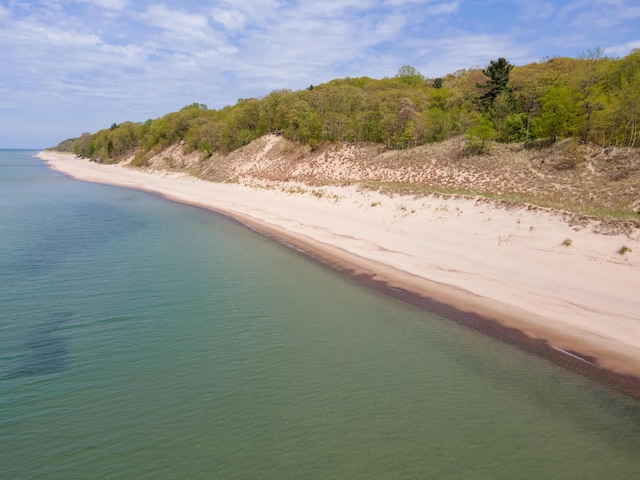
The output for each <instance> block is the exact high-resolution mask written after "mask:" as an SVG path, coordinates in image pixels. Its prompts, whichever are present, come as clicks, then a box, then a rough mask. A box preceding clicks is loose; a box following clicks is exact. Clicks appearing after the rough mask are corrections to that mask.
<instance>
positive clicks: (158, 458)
mask: <svg viewBox="0 0 640 480" xmlns="http://www.w3.org/2000/svg"><path fill="white" fill-rule="evenodd" d="M34 153H35V152H30V151H8V150H4V151H0V478H2V479H31V478H33V479H36V478H37V479H43V478H46V479H75V478H77V479H86V478H113V479H120V478H122V479H134V478H135V479H164V478H166V479H174V478H192V479H196V478H203V479H204V478H220V479H280V480H282V479H302V478H304V479H329V478H335V479H359V478H362V479H365V478H366V479H370V478H380V479H408V478H432V479H439V480H444V479H492V480H498V479H509V480H512V479H543V478H545V479H547V478H548V479H577V478H579V479H582V480H584V479H604V478H607V479H632V478H640V405H639V404H638V403H637V402H636V401H633V400H631V399H629V398H627V397H624V396H622V395H619V394H617V393H615V392H612V391H608V390H606V389H605V388H603V387H601V386H599V385H597V384H594V383H592V382H590V381H588V380H586V379H584V378H582V377H580V376H577V375H575V374H572V373H570V372H567V371H564V370H562V369H560V368H559V367H557V366H554V365H552V364H550V363H547V362H545V361H544V360H542V359H539V358H536V357H533V356H531V355H528V354H526V353H524V352H522V351H520V350H518V349H517V348H514V347H511V346H508V345H504V344H501V343H498V342H496V341H495V340H493V339H490V338H487V337H485V336H483V335H481V334H479V333H477V332H475V331H472V330H469V329H467V328H465V327H463V326H460V325H458V324H456V323H454V322H451V321H449V320H446V319H443V318H441V317H439V316H437V315H435V314H431V313H429V312H425V311H422V310H420V309H418V308H415V307H412V306H409V305H406V304H403V303H401V302H399V301H397V300H394V299H391V298H388V297H385V296H384V295H382V294H380V293H377V292H373V291H370V290H367V289H366V288H364V287H362V286H360V285H358V284H357V283H355V282H354V281H353V280H351V279H349V278H345V277H344V276H341V275H339V274H337V273H335V272H333V271H330V270H328V269H327V268H325V267H323V266H322V265H319V264H317V263H315V262H312V261H310V260H309V259H308V258H306V257H304V256H302V255H300V254H298V253H296V252H294V251H292V250H291V249H288V248H286V247H284V246H281V245H277V244H275V243H273V242H271V241H269V240H267V239H265V238H263V237H261V236H259V235H257V234H255V233H253V232H251V231H248V230H247V229H244V228H242V227H241V226H238V225H237V224H235V223H233V222H230V221H228V220H226V219H224V218H222V217H220V216H218V215H215V214H212V213H210V212H208V211H205V210H202V209H198V208H195V207H190V206H186V205H181V204H177V203H173V202H170V201H168V200H165V199H163V198H161V197H159V196H155V195H151V194H148V193H144V192H139V191H135V190H127V189H122V188H117V187H111V186H104V185H97V184H90V183H85V182H79V181H74V180H71V179H68V178H67V177H65V176H64V175H62V174H60V173H56V172H53V171H51V170H49V169H48V168H47V167H46V166H45V165H44V164H43V163H42V162H41V161H40V160H38V159H36V158H33V154H34Z"/></svg>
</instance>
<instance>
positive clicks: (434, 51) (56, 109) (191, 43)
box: [0, 0, 640, 148]
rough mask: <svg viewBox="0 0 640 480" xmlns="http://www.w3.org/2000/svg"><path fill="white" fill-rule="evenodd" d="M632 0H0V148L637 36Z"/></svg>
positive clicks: (626, 42)
mask: <svg viewBox="0 0 640 480" xmlns="http://www.w3.org/2000/svg"><path fill="white" fill-rule="evenodd" d="M638 25H640V2H638V1H637V0H600V1H594V0H567V1H534V0H511V1H500V0H489V1H476V0H457V1H448V0H341V1H338V0H336V1H333V0H329V1H323V0H199V1H195V0H164V1H161V2H160V1H151V0H0V148H11V147H20V148H42V147H47V146H52V145H55V144H57V143H58V142H59V141H61V140H64V139H66V138H69V137H75V136H78V135H80V134H81V133H82V132H85V131H88V132H95V131H96V130H99V129H101V128H106V127H108V126H109V125H111V124H112V123H114V122H116V123H119V122H122V121H125V120H132V121H144V120H146V119H148V118H156V117H159V116H162V115H164V114H166V113H169V112H171V111H175V110H178V109H180V108H181V107H183V106H185V105H187V104H190V103H193V102H198V103H204V104H207V105H208V106H209V108H221V107H223V106H225V105H232V104H234V103H235V102H236V101H237V100H238V99H239V98H246V97H261V96H264V95H266V94H268V93H269V92H270V91H272V90H276V89H281V88H287V89H293V90H297V89H301V88H305V87H307V86H308V85H310V84H314V85H315V84H319V83H323V82H326V81H329V80H331V79H334V78H342V77H360V76H369V77H372V78H382V77H389V76H393V75H395V74H396V72H397V70H398V68H400V67H401V66H403V65H412V66H414V67H416V68H417V69H418V70H420V72H422V73H423V74H424V75H425V76H426V77H430V78H431V77H437V76H441V75H445V74H447V73H452V72H455V71H456V70H459V69H462V68H470V67H477V66H485V65H487V64H488V62H489V61H490V60H492V59H496V58H498V57H506V58H507V59H508V60H509V61H510V62H511V63H514V64H516V65H522V64H525V63H528V62H532V61H537V60H539V59H541V58H543V57H547V56H557V55H561V56H572V57H575V56H578V55H579V54H580V53H582V52H585V51H586V50H594V49H596V48H602V49H604V51H605V53H607V54H608V55H611V56H624V55H626V54H627V53H629V52H630V51H631V50H632V49H633V48H640V29H639V28H638Z"/></svg>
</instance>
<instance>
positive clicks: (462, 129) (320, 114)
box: [57, 49, 640, 162]
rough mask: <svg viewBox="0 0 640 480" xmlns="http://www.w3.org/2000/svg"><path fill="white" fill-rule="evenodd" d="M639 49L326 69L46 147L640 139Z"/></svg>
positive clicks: (205, 148)
mask: <svg viewBox="0 0 640 480" xmlns="http://www.w3.org/2000/svg"><path fill="white" fill-rule="evenodd" d="M639 120H640V49H638V50H634V51H633V52H632V53H631V54H629V55H628V56H626V57H624V58H619V59H612V58H607V57H604V56H602V55H583V56H581V57H579V58H562V57H559V58H550V59H545V60H543V61H540V62H535V63H531V64H528V65H524V66H514V65H512V64H510V63H509V62H508V61H507V60H506V59H505V58H498V59H497V60H493V61H491V62H490V63H489V65H488V66H487V67H486V68H483V69H480V68H474V69H468V70H459V71H457V72H455V73H451V74H449V75H446V76H444V77H439V78H435V79H428V78H425V77H424V76H423V75H422V74H421V73H420V72H419V71H418V70H416V69H415V68H414V67H411V66H408V65H405V66H403V67H401V68H400V69H399V70H398V73H397V75H396V76H394V77H392V78H383V79H379V80H376V79H371V78H369V77H358V78H342V79H335V80H332V81H330V82H328V83H324V84H318V85H314V86H313V88H305V89H302V90H299V91H292V90H275V91H273V92H271V93H269V94H267V95H265V96H264V97H262V98H244V99H240V100H238V102H237V103H236V104H235V105H233V106H227V107H224V108H222V109H218V110H216V109H210V108H208V107H207V106H206V105H204V104H201V103H193V104H190V105H187V106H185V107H184V108H182V109H180V110H179V111H177V112H171V113H168V114H166V115H164V116H162V117H160V118H156V119H149V120H147V121H146V122H144V123H132V122H122V123H112V124H111V126H110V127H108V128H105V129H103V130H100V131H98V132H96V133H94V134H89V133H83V134H82V135H81V136H80V137H77V138H74V139H69V140H66V141H65V142H62V143H61V144H60V145H59V146H58V147H57V148H59V149H62V150H68V151H73V152H75V153H76V154H78V155H80V156H83V157H87V158H91V159H93V160H96V161H99V162H109V161H117V159H118V158H120V157H122V156H124V155H132V154H133V153H134V152H135V151H151V150H156V149H161V148H164V147H167V146H169V145H172V144H175V143H179V142H183V143H184V145H185V147H186V148H187V149H190V150H198V151H201V152H202V153H203V154H205V155H211V154H212V153H213V152H221V153H225V152H230V151H232V150H235V149H237V148H240V147H242V146H243V145H246V144H248V143H250V142H251V141H253V140H255V139H257V138H258V137H260V136H262V135H264V134H266V133H269V132H273V131H277V132H279V133H280V134H282V135H283V136H285V137H286V138H288V139H290V140H293V141H298V142H305V143H308V144H309V145H311V146H312V147H315V146H317V145H319V144H320V143H322V142H334V141H346V142H375V143H380V144H384V145H385V146H386V147H388V148H394V149H402V148H409V147H414V146H417V145H422V144H424V143H427V142H435V141H440V140H443V139H446V138H448V137H450V136H454V135H465V134H466V138H467V139H468V140H469V142H471V143H474V142H475V143H476V144H478V142H479V145H480V148H479V149H480V150H483V149H485V148H486V146H487V142H489V141H490V140H494V139H495V140H496V141H501V142H519V141H526V140H532V139H536V138H555V137H563V136H575V137H576V138H578V139H580V140H581V141H583V142H593V143H597V144H600V145H605V146H610V145H613V146H629V147H638V146H640V138H639V137H640V131H639V128H638V126H639V124H640V122H639Z"/></svg>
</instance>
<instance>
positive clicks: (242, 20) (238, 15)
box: [211, 8, 247, 32]
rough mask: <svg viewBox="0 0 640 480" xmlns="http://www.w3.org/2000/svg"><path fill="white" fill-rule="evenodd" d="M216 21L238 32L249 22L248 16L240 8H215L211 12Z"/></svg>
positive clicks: (227, 28)
mask: <svg viewBox="0 0 640 480" xmlns="http://www.w3.org/2000/svg"><path fill="white" fill-rule="evenodd" d="M211 16H212V18H213V20H214V21H216V22H218V23H220V24H221V25H222V26H224V28H225V29H226V30H229V31H232V32H237V31H240V30H242V29H243V28H244V27H245V25H246V24H247V17H246V16H245V15H244V13H242V12H241V11H239V10H228V9H222V8H214V9H213V10H212V12H211Z"/></svg>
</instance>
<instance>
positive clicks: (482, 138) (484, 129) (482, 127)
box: [465, 112, 496, 154]
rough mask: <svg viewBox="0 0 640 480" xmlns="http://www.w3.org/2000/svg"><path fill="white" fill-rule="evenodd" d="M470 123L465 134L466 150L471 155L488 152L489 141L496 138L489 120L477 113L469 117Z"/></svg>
mask: <svg viewBox="0 0 640 480" xmlns="http://www.w3.org/2000/svg"><path fill="white" fill-rule="evenodd" d="M474 113H475V112H474ZM470 122H471V123H470V126H469V128H468V129H467V131H466V132H465V138H466V141H467V149H468V151H469V152H471V153H475V154H482V153H484V152H486V151H487V150H488V148H489V145H490V143H491V140H493V139H494V138H495V136H496V131H495V130H494V128H493V123H492V122H491V120H490V119H489V118H487V117H486V116H482V115H480V114H478V113H475V115H471V118H470Z"/></svg>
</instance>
